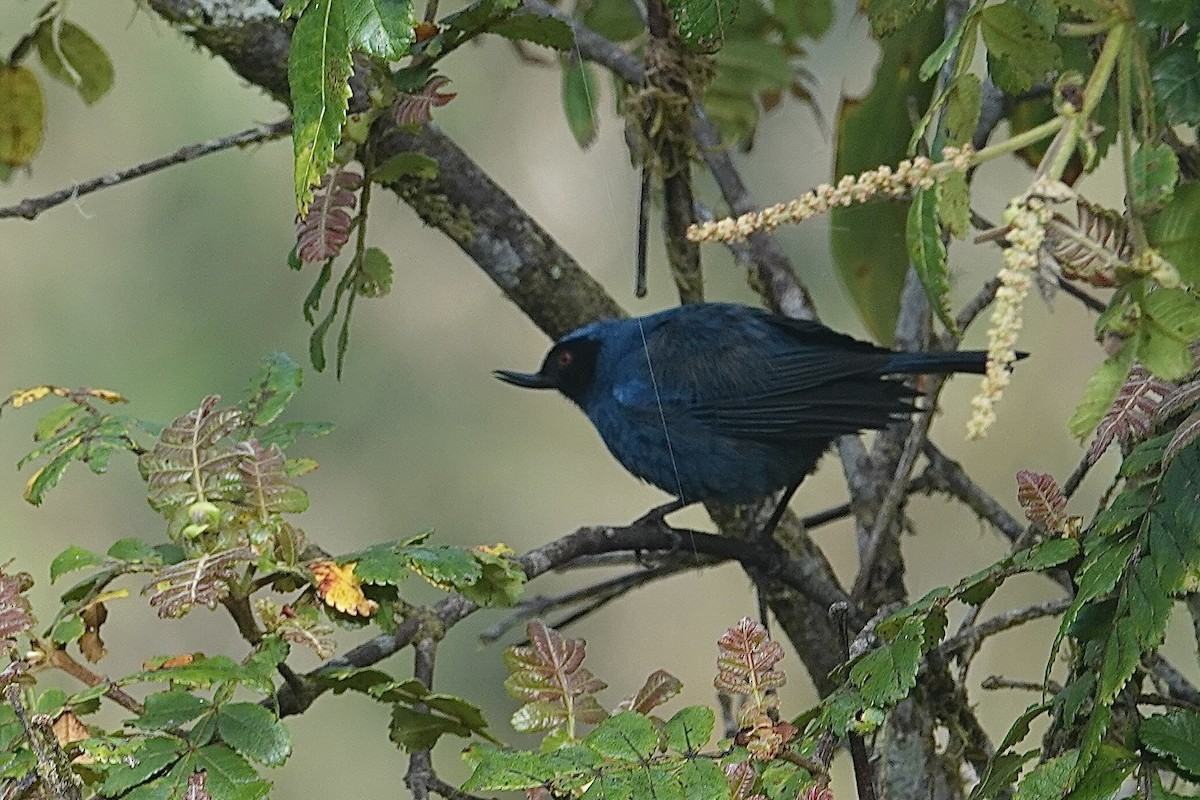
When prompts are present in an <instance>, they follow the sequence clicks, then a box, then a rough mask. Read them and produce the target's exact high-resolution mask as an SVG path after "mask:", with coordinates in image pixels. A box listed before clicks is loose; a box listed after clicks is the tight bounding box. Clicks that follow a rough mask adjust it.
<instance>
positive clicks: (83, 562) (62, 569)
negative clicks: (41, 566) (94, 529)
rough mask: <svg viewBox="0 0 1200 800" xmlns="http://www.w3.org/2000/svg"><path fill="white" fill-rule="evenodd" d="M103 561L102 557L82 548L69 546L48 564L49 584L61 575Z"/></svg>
mask: <svg viewBox="0 0 1200 800" xmlns="http://www.w3.org/2000/svg"><path fill="white" fill-rule="evenodd" d="M102 561H104V556H102V555H100V554H99V553H93V552H92V551H91V550H84V549H83V548H82V547H77V546H75V545H71V546H70V547H68V548H67V549H66V550H63V551H62V552H61V553H59V554H58V555H56V556H55V557H54V560H53V561H51V562H50V583H52V584H53V583H54V582H55V581H56V580H58V579H59V578H60V577H61V576H62V575H65V574H66V573H68V572H71V571H73V570H77V569H83V568H84V567H91V566H95V565H96V564H99V563H101V562H102Z"/></svg>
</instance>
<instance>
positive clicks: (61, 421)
mask: <svg viewBox="0 0 1200 800" xmlns="http://www.w3.org/2000/svg"><path fill="white" fill-rule="evenodd" d="M87 413H88V411H87V409H86V408H84V407H83V406H80V405H76V404H75V403H63V404H62V405H60V406H58V407H57V408H55V409H53V410H52V411H50V412H49V413H47V414H46V415H44V416H43V417H42V418H41V419H39V420H38V423H37V427H36V428H34V431H33V440H34V441H35V442H45V441H49V440H50V439H53V438H54V437H55V436H57V435H58V434H60V433H62V432H63V431H64V430H66V429H67V428H68V427H70V426H71V424H72V423H73V422H75V421H77V420H78V419H79V418H80V417H84V416H87Z"/></svg>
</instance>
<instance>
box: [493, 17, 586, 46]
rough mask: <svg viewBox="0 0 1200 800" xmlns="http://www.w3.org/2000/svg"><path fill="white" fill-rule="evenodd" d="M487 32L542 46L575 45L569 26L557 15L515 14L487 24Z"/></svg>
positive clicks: (573, 35) (573, 34)
mask: <svg viewBox="0 0 1200 800" xmlns="http://www.w3.org/2000/svg"><path fill="white" fill-rule="evenodd" d="M488 32H489V33H495V34H497V35H499V36H503V37H504V38H505V39H512V40H513V41H518V42H533V43H534V44H540V45H542V46H543V47H552V48H554V49H555V50H560V51H567V50H570V49H571V48H573V47H574V46H575V33H574V32H573V31H572V30H571V26H570V25H568V24H567V23H565V22H563V21H562V20H561V19H558V18H557V17H549V16H546V17H543V16H540V15H538V14H517V15H515V16H512V17H509V18H507V19H503V20H501V21H499V22H496V23H494V24H492V25H490V26H488Z"/></svg>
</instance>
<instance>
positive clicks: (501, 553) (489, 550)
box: [471, 542, 517, 558]
mask: <svg viewBox="0 0 1200 800" xmlns="http://www.w3.org/2000/svg"><path fill="white" fill-rule="evenodd" d="M471 549H472V550H475V551H477V552H480V553H486V554H487V555H489V556H496V557H497V558H512V557H513V556H515V555H516V554H517V551H515V550H513V549H512V548H511V547H509V546H508V545H506V544H505V543H504V542H496V543H495V544H477V545H475V546H474V547H472V548H471Z"/></svg>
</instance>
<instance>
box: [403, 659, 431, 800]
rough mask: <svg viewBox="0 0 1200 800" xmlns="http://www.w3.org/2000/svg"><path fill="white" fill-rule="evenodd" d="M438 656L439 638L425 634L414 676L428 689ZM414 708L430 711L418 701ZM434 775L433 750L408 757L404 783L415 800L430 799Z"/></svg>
mask: <svg viewBox="0 0 1200 800" xmlns="http://www.w3.org/2000/svg"><path fill="white" fill-rule="evenodd" d="M436 656H437V640H436V639H434V638H432V637H429V636H423V637H421V638H420V639H418V640H417V642H416V644H415V645H414V646H413V677H414V678H416V679H417V680H418V681H420V682H421V685H422V686H424V687H425V688H426V689H432V688H433V666H434V660H435V658H436ZM413 710H415V711H419V712H428V711H429V707H428V706H426V705H425V704H424V703H416V704H414V705H413ZM433 777H434V771H433V751H431V750H429V749H425V750H415V751H413V753H412V755H410V756H409V757H408V772H407V773H405V775H404V784H405V785H406V786H407V787H408V790H409V791H410V792H412V796H413V798H415V800H428V798H429V790H430V782H431V780H432V779H433Z"/></svg>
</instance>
